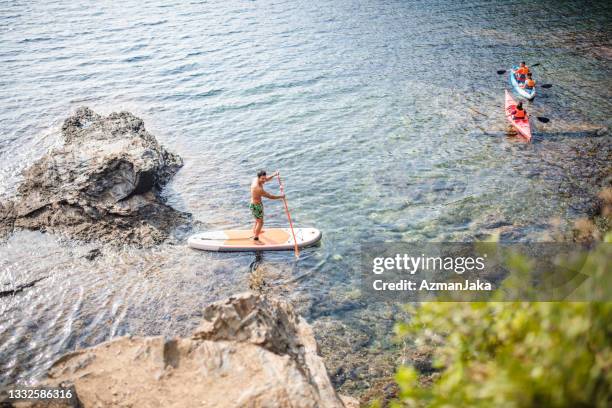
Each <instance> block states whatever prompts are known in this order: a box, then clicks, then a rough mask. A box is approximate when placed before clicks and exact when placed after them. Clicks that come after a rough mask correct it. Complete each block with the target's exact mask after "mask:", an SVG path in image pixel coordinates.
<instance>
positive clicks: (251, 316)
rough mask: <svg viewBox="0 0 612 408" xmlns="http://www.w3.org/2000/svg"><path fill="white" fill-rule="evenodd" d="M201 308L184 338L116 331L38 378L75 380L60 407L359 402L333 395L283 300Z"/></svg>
mask: <svg viewBox="0 0 612 408" xmlns="http://www.w3.org/2000/svg"><path fill="white" fill-rule="evenodd" d="M203 315H204V320H203V322H202V325H201V326H200V327H199V328H198V329H196V330H195V331H194V332H193V333H192V335H191V336H190V337H187V338H175V339H170V340H167V339H164V338H163V337H120V338H117V339H113V340H110V341H107V342H104V343H102V344H99V345H97V346H95V347H92V348H88V349H84V350H77V351H75V352H73V353H69V354H66V355H64V356H63V357H61V358H60V359H59V360H57V361H56V362H55V363H54V364H53V366H52V367H51V368H50V370H49V372H48V376H47V378H46V379H44V380H43V381H41V382H40V383H39V385H40V386H44V387H58V386H62V387H73V389H74V391H75V394H76V397H73V399H72V400H71V401H66V402H62V403H58V404H55V405H53V406H54V407H58V408H59V407H66V408H67V407H78V406H82V407H98V406H99V407H143V408H146V407H159V406H162V407H188V406H195V405H197V406H199V407H211V408H212V407H228V408H231V407H236V408H238V407H279V408H282V407H295V408H316V407H325V408H343V407H351V408H352V407H358V406H359V403H358V401H357V400H355V399H353V398H350V397H346V396H339V395H338V394H336V391H335V390H334V387H333V385H332V383H331V381H330V379H329V376H328V375H327V371H326V369H325V365H324V363H323V359H322V357H320V356H319V354H318V348H317V343H316V341H315V339H314V335H313V332H312V328H311V326H310V325H309V324H308V323H306V321H305V320H304V319H303V318H301V317H300V316H299V315H297V314H296V313H295V311H294V310H293V307H292V306H291V305H289V304H288V303H286V302H283V301H281V300H277V299H272V298H268V297H264V296H261V295H257V294H253V293H243V294H239V295H236V296H232V297H230V298H229V299H226V300H223V301H220V302H216V303H213V304H211V305H210V306H208V307H207V308H206V309H205V310H204V312H203ZM0 403H1V401H0ZM9 406H10V405H9ZM14 406H15V407H31V408H42V407H48V406H49V405H48V404H47V403H45V402H40V403H20V404H14Z"/></svg>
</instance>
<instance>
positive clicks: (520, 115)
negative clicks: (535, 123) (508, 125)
mask: <svg viewBox="0 0 612 408" xmlns="http://www.w3.org/2000/svg"><path fill="white" fill-rule="evenodd" d="M511 113H512V118H513V119H515V120H516V119H525V118H526V117H527V111H525V109H523V102H522V101H520V102H519V103H517V104H516V106H515V107H514V109H513V110H512V112H511Z"/></svg>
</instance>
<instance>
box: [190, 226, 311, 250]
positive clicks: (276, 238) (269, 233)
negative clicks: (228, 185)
mask: <svg viewBox="0 0 612 408" xmlns="http://www.w3.org/2000/svg"><path fill="white" fill-rule="evenodd" d="M294 231H295V239H296V241H297V245H298V247H299V248H304V247H307V246H310V245H314V244H316V243H317V242H319V240H321V236H322V234H321V231H319V230H318V229H316V228H295V229H294ZM252 236H253V231H251V230H223V231H208V232H202V233H199V234H195V235H192V236H191V237H190V238H189V240H188V241H187V245H188V246H189V247H190V248H194V249H201V250H204V251H216V252H227V251H252V252H256V251H289V250H293V249H294V247H295V245H294V242H293V237H292V235H291V230H290V229H289V228H264V231H263V232H262V233H261V235H259V241H255V240H253V239H252Z"/></svg>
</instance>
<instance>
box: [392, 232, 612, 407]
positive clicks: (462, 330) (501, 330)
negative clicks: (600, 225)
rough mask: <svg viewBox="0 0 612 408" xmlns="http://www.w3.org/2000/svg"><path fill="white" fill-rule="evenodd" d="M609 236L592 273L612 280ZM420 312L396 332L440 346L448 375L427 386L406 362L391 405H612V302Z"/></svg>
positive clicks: (595, 255) (436, 307)
mask: <svg viewBox="0 0 612 408" xmlns="http://www.w3.org/2000/svg"><path fill="white" fill-rule="evenodd" d="M605 241H607V244H605V243H603V244H600V247H599V248H598V249H596V250H595V251H593V252H592V254H591V255H590V257H589V262H588V269H589V270H588V271H586V273H587V274H588V275H589V276H591V277H592V278H593V279H595V280H596V281H599V282H604V283H606V284H607V281H609V280H610V276H609V274H610V266H609V262H610V252H609V248H610V246H609V243H610V242H612V235H611V234H608V236H607V237H606V239H605ZM604 245H607V247H606V249H605V250H602V247H603V246H604ZM514 261H515V262H520V260H519V259H515V260H514ZM525 262H526V261H525ZM527 265H528V264H527V263H526V264H523V265H517V267H518V268H524V267H527ZM413 312H414V315H413V317H412V319H411V321H410V322H409V323H404V324H400V325H398V326H397V332H398V334H399V335H400V336H410V337H411V338H414V339H415V341H416V344H417V345H423V344H428V345H432V344H433V345H435V350H436V352H435V356H434V364H435V366H436V367H438V368H440V369H441V372H440V376H439V378H437V379H436V380H435V382H434V383H433V385H431V386H421V385H420V384H419V375H418V373H417V371H416V370H415V369H414V368H412V367H400V368H399V369H398V371H397V373H396V381H397V383H398V385H399V387H400V395H399V399H398V400H397V401H394V402H392V403H391V407H407V406H408V407H413V406H414V407H487V408H488V407H498V408H505V407H508V408H515V407H516V408H522V407H602V408H603V407H609V406H612V351H611V347H610V346H611V342H612V303H610V302H591V303H587V302H548V303H547V302H531V303H530V302H508V303H502V302H489V303H423V304H421V305H420V307H418V308H416V309H414V310H413Z"/></svg>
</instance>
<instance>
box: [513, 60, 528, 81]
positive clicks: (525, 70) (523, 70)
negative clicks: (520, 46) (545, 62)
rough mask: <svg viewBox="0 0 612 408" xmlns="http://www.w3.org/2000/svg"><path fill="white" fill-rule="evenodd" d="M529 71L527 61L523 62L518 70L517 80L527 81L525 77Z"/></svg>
mask: <svg viewBox="0 0 612 408" xmlns="http://www.w3.org/2000/svg"><path fill="white" fill-rule="evenodd" d="M528 73H529V67H528V66H527V65H525V61H523V62H521V64H520V65H519V67H518V68H517V70H516V80H517V81H519V82H523V81H525V78H527V74H528Z"/></svg>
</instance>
